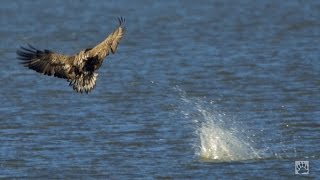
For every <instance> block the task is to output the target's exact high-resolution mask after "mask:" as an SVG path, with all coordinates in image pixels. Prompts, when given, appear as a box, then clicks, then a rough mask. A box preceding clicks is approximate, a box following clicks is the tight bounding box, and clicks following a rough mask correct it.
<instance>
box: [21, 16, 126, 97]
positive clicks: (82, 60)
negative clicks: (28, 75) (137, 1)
mask: <svg viewBox="0 0 320 180" xmlns="http://www.w3.org/2000/svg"><path fill="white" fill-rule="evenodd" d="M118 21H119V26H118V27H117V28H116V29H115V30H114V31H113V32H112V33H111V34H110V35H109V36H108V37H107V38H106V39H105V40H104V41H102V42H101V43H99V44H98V45H96V46H95V47H93V48H87V49H85V50H82V51H80V52H79V53H77V54H75V55H64V54H60V53H56V52H53V51H51V50H47V49H44V50H39V49H37V48H35V47H33V46H31V45H30V44H28V47H23V46H20V48H19V49H18V50H17V52H16V53H17V58H18V59H19V60H20V63H21V64H22V65H24V66H25V67H27V68H29V69H32V70H34V71H36V72H38V73H42V74H44V75H48V76H54V77H58V78H63V79H66V80H67V81H68V82H69V85H70V86H72V87H73V89H74V90H75V91H76V92H80V93H83V92H85V93H89V92H90V91H91V90H92V89H93V88H94V87H95V86H96V81H97V77H98V73H96V71H97V70H98V69H99V68H100V67H101V65H102V63H103V60H104V59H105V58H106V57H107V56H108V55H109V54H110V51H111V53H112V54H114V53H115V52H116V50H117V47H118V45H119V42H120V40H121V39H122V37H123V36H124V34H125V28H124V23H125V19H124V18H122V17H119V18H118Z"/></svg>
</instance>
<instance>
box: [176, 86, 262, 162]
mask: <svg viewBox="0 0 320 180" xmlns="http://www.w3.org/2000/svg"><path fill="white" fill-rule="evenodd" d="M175 89H176V90H177V91H178V92H179V94H180V97H181V100H182V102H183V103H182V104H183V108H182V109H183V110H181V112H182V114H183V115H184V116H185V117H186V118H187V119H191V120H192V122H193V124H194V127H195V135H196V137H197V138H196V140H195V151H196V155H197V156H199V157H200V158H201V159H202V160H205V161H218V162H219V161H241V160H249V159H257V158H260V155H259V152H258V151H257V150H256V149H255V148H254V147H253V146H252V144H250V143H249V142H251V141H252V140H251V139H250V138H249V136H246V134H245V131H244V130H243V129H242V128H241V126H239V124H238V123H237V122H236V121H235V120H233V119H232V118H230V117H228V116H227V115H226V114H225V113H221V112H218V111H216V110H215V104H214V102H213V101H211V102H210V103H209V104H208V103H207V102H206V101H205V100H203V99H202V100H201V99H190V98H187V96H186V93H185V92H184V91H183V90H181V89H180V88H179V87H176V88H175Z"/></svg>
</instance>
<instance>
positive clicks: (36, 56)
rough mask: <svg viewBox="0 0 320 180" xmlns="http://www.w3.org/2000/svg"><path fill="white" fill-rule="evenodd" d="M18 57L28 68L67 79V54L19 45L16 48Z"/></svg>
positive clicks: (68, 66) (68, 67) (68, 68)
mask: <svg viewBox="0 0 320 180" xmlns="http://www.w3.org/2000/svg"><path fill="white" fill-rule="evenodd" d="M17 55H18V59H20V60H21V64H23V65H24V66H25V67H28V68H29V69H32V70H35V71H37V72H39V73H43V74H45V75H48V76H51V75H53V76H55V77H58V78H64V79H69V77H68V71H69V70H70V65H69V62H68V60H69V56H66V55H62V54H58V53H54V52H52V51H50V50H47V49H45V50H43V51H41V50H39V49H36V48H34V47H33V46H31V45H29V47H28V48H27V47H22V46H21V47H20V49H19V50H17Z"/></svg>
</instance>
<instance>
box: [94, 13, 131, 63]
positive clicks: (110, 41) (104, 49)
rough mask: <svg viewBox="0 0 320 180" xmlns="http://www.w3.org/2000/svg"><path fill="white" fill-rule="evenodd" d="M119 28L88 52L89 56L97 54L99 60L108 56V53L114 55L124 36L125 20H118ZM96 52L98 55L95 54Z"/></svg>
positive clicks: (120, 18)
mask: <svg viewBox="0 0 320 180" xmlns="http://www.w3.org/2000/svg"><path fill="white" fill-rule="evenodd" d="M118 21H119V26H118V27H117V28H116V29H115V30H114V31H113V32H112V33H111V34H109V36H108V37H107V38H106V39H105V40H104V41H103V42H101V43H100V44H98V45H97V46H95V47H94V48H92V49H90V50H89V53H90V54H99V57H100V58H101V59H104V58H105V57H106V56H108V55H109V51H111V52H112V54H114V53H115V52H116V50H117V48H118V45H119V42H120V40H121V39H122V37H123V36H124V34H125V28H124V23H125V21H126V20H125V19H124V18H122V17H119V18H118ZM97 52H98V53H97Z"/></svg>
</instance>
